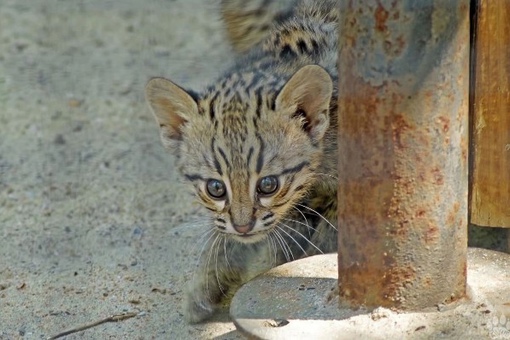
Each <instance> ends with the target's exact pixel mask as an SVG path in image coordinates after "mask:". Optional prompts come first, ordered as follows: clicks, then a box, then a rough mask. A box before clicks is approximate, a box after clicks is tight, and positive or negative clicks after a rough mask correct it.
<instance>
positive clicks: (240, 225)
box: [145, 0, 337, 323]
mask: <svg viewBox="0 0 510 340" xmlns="http://www.w3.org/2000/svg"><path fill="white" fill-rule="evenodd" d="M252 2H254V3H255V4H259V5H260V6H261V7H260V8H259V9H257V8H255V9H253V8H251V7H250V5H249V4H250V3H252ZM295 2H296V1H292V0H286V1H285V2H283V3H284V4H287V5H294V3H295ZM283 3H280V4H279V5H274V2H273V5H270V4H269V3H268V1H265V0H250V1H240V0H224V1H223V2H222V6H223V14H224V19H225V21H226V23H227V29H228V30H229V36H230V37H231V38H232V39H233V43H234V46H235V47H236V48H237V50H239V51H246V50H247V52H245V54H244V55H241V56H239V60H238V62H237V64H236V65H235V66H234V67H232V68H231V69H230V70H229V71H228V72H226V73H225V74H223V75H222V76H221V77H220V78H219V79H218V80H217V81H216V82H214V84H212V85H211V86H209V87H208V88H207V89H206V90H205V91H202V92H200V93H197V92H194V91H190V90H185V89H183V88H182V87H180V86H178V85H177V84H174V83H173V82H171V81H169V80H166V79H162V78H154V79H152V80H151V81H149V83H148V84H147V86H146V93H145V94H146V99H147V102H148V103H149V106H150V108H151V110H152V112H153V113H154V116H155V117H156V120H157V122H158V124H159V128H160V136H161V141H162V143H163V145H164V146H165V147H166V148H168V149H169V150H171V151H172V152H173V154H174V155H175V156H176V158H177V164H178V168H179V170H180V172H181V173H182V175H183V176H184V177H185V179H187V181H188V182H189V184H190V185H191V187H192V189H193V190H194V192H195V193H196V196H197V199H198V200H199V201H200V203H201V204H202V205H203V206H204V207H205V208H206V209H207V210H209V211H210V216H211V223H210V229H208V230H207V231H206V233H207V236H206V241H205V243H206V244H205V250H204V251H203V254H204V257H203V259H202V261H201V265H200V268H199V270H198V271H197V273H196V275H195V279H194V280H193V282H191V285H190V287H189V290H188V292H187V298H186V302H185V306H184V308H185V316H186V318H187V320H188V321H189V322H192V323H194V322H200V321H202V320H205V319H207V318H208V317H210V316H211V315H212V314H213V312H214V309H215V307H217V306H218V304H219V303H221V301H222V300H223V299H224V297H225V296H227V294H228V293H231V292H232V291H233V290H234V289H235V288H236V287H237V286H239V285H240V284H242V283H244V282H246V281H247V280H249V279H251V278H253V277H254V276H256V275H258V274H260V273H262V272H264V271H267V270H268V269H270V268H272V267H274V266H277V265H279V264H282V263H285V262H288V261H291V260H294V259H298V258H301V257H304V256H309V255H314V254H318V253H323V252H324V253H326V252H334V251H336V249H337V233H336V220H337V217H336V214H337V209H336V206H337V204H336V202H337V197H336V193H337V191H336V190H337V178H336V174H337V164H336V159H337V155H336V150H337V148H336V138H337V137H336V136H337V113H336V107H337V105H336V96H337V95H336V84H337V74H336V59H337V47H336V44H337V32H336V30H337V23H336V22H337V21H336V19H337V8H336V7H335V1H301V2H300V3H299V4H297V5H296V6H295V7H285V6H283V5H282V4H283ZM264 6H269V7H268V8H266V10H264ZM274 6H281V8H279V9H280V12H278V13H277V14H271V13H272V12H270V13H269V14H268V13H267V11H272V10H274ZM236 13H238V16H236ZM257 18H259V19H257ZM268 20H269V21H270V20H273V21H274V22H273V23H269V22H268ZM246 22H251V24H247V23H246ZM250 27H251V28H250ZM249 31H253V32H255V33H253V34H252V35H251V36H250V35H249V34H247V33H246V32H249ZM242 32H245V33H242ZM246 36H248V39H246V38H245V37H246Z"/></svg>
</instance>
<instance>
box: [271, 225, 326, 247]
mask: <svg viewBox="0 0 510 340" xmlns="http://www.w3.org/2000/svg"><path fill="white" fill-rule="evenodd" d="M281 225H283V226H284V227H287V228H289V229H290V230H292V231H294V232H296V233H298V234H299V235H300V236H301V237H302V238H303V239H305V240H306V242H308V243H309V244H310V245H311V246H312V247H314V248H315V249H317V250H318V251H319V252H320V253H321V254H324V253H323V252H322V250H320V249H319V248H318V247H317V246H316V245H315V244H313V242H312V241H310V240H309V239H307V238H306V237H305V235H303V234H301V233H300V232H299V231H297V230H296V229H293V228H291V227H289V226H288V225H286V224H285V223H281ZM282 231H283V230H282ZM289 236H290V235H289ZM293 239H294V238H293ZM294 241H295V240H294ZM305 254H306V252H305ZM307 255H308V254H307Z"/></svg>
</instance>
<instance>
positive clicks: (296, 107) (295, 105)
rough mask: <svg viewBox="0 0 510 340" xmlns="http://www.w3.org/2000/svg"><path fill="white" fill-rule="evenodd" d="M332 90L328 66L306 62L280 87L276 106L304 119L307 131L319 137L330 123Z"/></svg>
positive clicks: (314, 136) (316, 137)
mask: <svg viewBox="0 0 510 340" xmlns="http://www.w3.org/2000/svg"><path fill="white" fill-rule="evenodd" d="M332 92H333V81H332V80H331V77H330V76H329V74H328V72H326V70H324V69H323V68H322V67H320V66H318V65H308V66H304V67H302V68H301V69H299V70H298V71H297V72H296V73H294V75H293V76H292V77H291V78H290V80H289V81H288V82H287V83H286V84H285V85H284V86H283V88H282V89H281V90H280V93H279V94H278V96H277V97H276V102H275V109H276V110H277V111H280V112H293V115H294V117H297V118H300V119H304V122H303V128H304V129H305V131H307V132H308V133H309V134H310V136H311V137H312V138H314V139H316V140H319V139H321V138H322V137H323V136H324V134H325V132H326V130H327V129H328V127H329V105H330V101H331V95H332Z"/></svg>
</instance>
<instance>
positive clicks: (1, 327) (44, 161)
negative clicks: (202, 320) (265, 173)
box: [0, 0, 239, 339]
mask: <svg viewBox="0 0 510 340" xmlns="http://www.w3.org/2000/svg"><path fill="white" fill-rule="evenodd" d="M231 58H232V53H231V51H230V50H229V46H228V44H227V42H226V39H225V38H224V35H223V32H222V26H221V24H220V22H219V21H218V17H217V15H216V12H215V7H214V4H212V3H211V2H209V3H206V2H205V1H204V0H202V1H201V0H180V1H172V0H159V1H158V0H144V1H142V0H123V1H113V0H111V1H108V0H65V1H63V0H2V1H1V2H0V339H44V338H46V337H48V336H50V335H54V334H56V333H59V332H61V331H64V330H66V329H69V328H73V327H75V326H79V325H82V324H87V323H90V322H94V321H98V320H100V319H102V318H105V317H107V316H110V315H112V314H120V313H123V312H135V313H140V314H139V316H137V317H134V318H131V319H129V320H125V321H122V322H117V323H106V324H103V325H100V326H97V327H94V328H92V329H89V330H87V331H84V332H81V333H78V334H75V335H71V336H68V337H67V339H198V338H207V339H212V338H215V339H238V338H239V335H238V333H237V332H235V328H234V326H233V325H232V324H231V323H230V322H229V320H228V317H227V316H226V315H225V314H224V315H220V316H219V317H218V318H217V319H216V320H214V321H213V322H211V323H208V324H204V325H198V326H188V325H186V324H185V323H184V321H183V318H182V315H181V307H180V306H181V299H182V297H183V293H182V289H183V286H184V277H185V274H186V273H189V272H190V271H191V270H192V269H193V267H194V265H195V261H196V258H197V253H198V252H199V250H200V249H197V247H194V245H195V244H196V239H197V235H200V230H198V229H197V228H192V227H190V224H189V223H188V224H187V225H184V226H182V223H183V222H184V221H186V222H188V221H192V220H193V219H196V218H197V216H196V215H197V211H198V209H197V207H196V206H194V205H192V204H191V201H192V200H191V198H190V197H189V196H188V194H187V193H186V191H185V190H184V189H183V186H182V184H181V183H180V179H179V177H178V175H177V174H176V173H175V171H174V167H173V159H172V157H171V156H170V155H168V154H167V153H166V152H165V151H164V150H163V148H162V146H161V145H160V143H159V137H158V132H157V127H156V124H155V122H154V121H153V118H152V116H151V114H150V113H149V111H148V109H147V107H146V105H145V103H144V101H143V86H144V84H145V82H146V81H147V80H148V79H149V78H150V77H151V76H166V77H170V78H172V79H173V80H174V81H177V82H179V83H181V84H183V85H185V86H189V87H197V86H203V85H205V84H206V83H207V82H209V81H211V80H212V79H213V77H214V75H216V74H217V73H218V72H219V70H221V69H223V68H225V67H227V65H228V63H229V62H230V61H231Z"/></svg>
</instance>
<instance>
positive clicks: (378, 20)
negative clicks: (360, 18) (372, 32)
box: [374, 3, 390, 32]
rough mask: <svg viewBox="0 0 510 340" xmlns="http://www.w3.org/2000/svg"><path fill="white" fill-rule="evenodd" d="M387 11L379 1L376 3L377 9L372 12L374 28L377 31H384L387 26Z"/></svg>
mask: <svg viewBox="0 0 510 340" xmlns="http://www.w3.org/2000/svg"><path fill="white" fill-rule="evenodd" d="M389 16H390V15H389V13H388V11H387V10H386V9H385V8H384V7H383V6H382V5H381V4H380V3H379V4H378V5H377V9H376V10H375V13H374V18H375V29H376V30H377V31H379V32H386V30H387V29H388V27H387V26H386V21H387V20H388V17H389Z"/></svg>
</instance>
